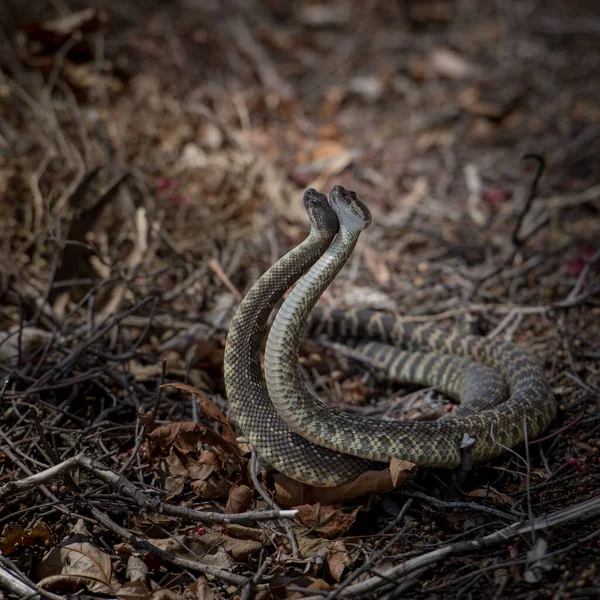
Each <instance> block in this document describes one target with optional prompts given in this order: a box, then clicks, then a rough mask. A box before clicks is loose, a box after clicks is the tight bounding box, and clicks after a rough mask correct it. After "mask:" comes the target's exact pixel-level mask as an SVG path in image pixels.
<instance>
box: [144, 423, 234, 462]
mask: <svg viewBox="0 0 600 600" xmlns="http://www.w3.org/2000/svg"><path fill="white" fill-rule="evenodd" d="M147 439H148V440H149V441H150V442H152V443H153V444H155V445H156V446H157V447H159V448H160V449H161V450H162V451H163V452H166V451H167V450H169V449H170V448H171V447H173V448H176V449H177V450H178V451H179V452H181V453H182V454H190V453H191V452H197V451H198V443H199V442H204V443H205V444H208V445H209V446H214V447H216V448H221V449H222V450H224V451H225V452H226V453H227V454H229V455H232V456H235V457H236V458H239V448H238V446H237V442H235V443H233V442H230V441H228V440H226V439H225V438H223V437H221V436H220V435H219V434H218V433H216V432H215V431H213V430H212V429H210V428H208V427H206V426H205V425H201V424H200V423H193V422H191V421H182V422H177V423H168V424H166V425H159V426H157V427H155V428H154V429H153V430H152V431H150V432H149V433H148V434H147Z"/></svg>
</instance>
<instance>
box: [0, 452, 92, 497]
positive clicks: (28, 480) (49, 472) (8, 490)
mask: <svg viewBox="0 0 600 600" xmlns="http://www.w3.org/2000/svg"><path fill="white" fill-rule="evenodd" d="M83 456H84V455H83V454H77V455H76V456H73V457H72V458H68V459H67V460H65V461H63V462H61V463H59V464H57V465H54V466H52V467H50V468H48V469H45V470H44V471H40V472H39V473H35V474H34V475H31V476H29V477H25V478H24V479H20V480H17V481H9V482H8V483H5V484H4V485H2V486H0V498H4V496H8V495H9V494H18V493H21V492H26V491H28V490H31V489H33V488H35V487H38V486H40V485H42V484H44V483H48V482H49V481H51V480H52V479H55V478H56V477H60V476H61V475H63V474H64V473H70V472H71V471H72V470H73V469H74V468H76V467H77V466H78V465H79V461H80V458H81V457H83Z"/></svg>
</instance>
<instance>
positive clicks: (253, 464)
mask: <svg viewBox="0 0 600 600" xmlns="http://www.w3.org/2000/svg"><path fill="white" fill-rule="evenodd" d="M258 460H259V459H258V454H257V452H256V450H255V449H254V448H252V456H251V458H250V479H252V483H253V484H254V489H255V490H256V491H257V492H258V493H259V494H260V497H261V498H262V499H263V500H264V501H265V502H266V503H267V504H268V505H269V506H270V507H271V508H272V509H273V510H281V508H280V507H279V506H278V505H277V503H276V502H275V500H273V498H271V496H269V494H267V492H266V491H265V490H264V488H263V487H262V485H261V484H260V481H259V480H258V475H257V470H258V468H257V463H258ZM280 524H281V526H282V527H283V529H284V530H285V533H286V535H287V538H288V540H289V542H290V548H291V550H292V556H293V557H294V558H298V557H299V556H300V550H299V548H298V542H297V541H296V536H295V535H294V532H293V530H292V526H291V525H290V523H289V522H288V521H286V520H283V521H280Z"/></svg>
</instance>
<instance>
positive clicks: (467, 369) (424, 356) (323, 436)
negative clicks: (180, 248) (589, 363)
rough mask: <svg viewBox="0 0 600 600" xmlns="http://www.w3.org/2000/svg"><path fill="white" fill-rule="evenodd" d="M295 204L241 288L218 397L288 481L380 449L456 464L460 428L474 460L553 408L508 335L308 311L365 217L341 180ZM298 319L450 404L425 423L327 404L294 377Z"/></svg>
mask: <svg viewBox="0 0 600 600" xmlns="http://www.w3.org/2000/svg"><path fill="white" fill-rule="evenodd" d="M304 203H305V206H306V209H307V212H308V215H309V217H310V220H311V231H310V235H309V236H308V238H307V239H306V240H305V241H304V242H302V243H301V244H299V245H298V246H297V247H296V248H294V249H293V250H291V251H290V252H289V253H288V254H286V255H285V256H284V257H283V258H281V259H280V260H279V261H278V262H276V263H275V264H274V265H273V266H272V267H271V268H270V269H269V270H268V271H267V272H266V273H265V274H264V275H263V276H262V277H261V278H260V279H259V280H258V281H257V283H256V284H255V285H254V287H252V289H251V290H250V291H249V292H248V294H247V295H246V297H245V298H244V300H243V301H242V303H241V304H240V306H239V308H238V310H237V312H236V314H235V316H234V318H233V320H232V322H231V326H230V330H229V335H228V337H227V343H226V347H225V385H226V388H227V395H228V398H229V403H230V406H231V408H232V410H233V411H234V414H235V417H236V419H237V421H238V424H239V426H240V427H241V429H242V431H243V432H244V434H245V435H246V436H247V437H248V438H249V440H250V442H251V443H252V444H253V446H254V447H255V449H256V450H257V452H258V453H259V454H260V456H261V457H262V458H263V460H265V461H266V462H267V463H269V464H271V465H273V466H274V467H276V468H277V469H278V470H279V471H281V472H282V473H284V474H286V475H288V476H289V477H292V478H293V479H296V480H298V481H302V482H305V483H310V484H312V485H317V486H335V485H339V484H341V483H345V482H347V481H349V480H351V479H354V478H355V477H356V476H358V475H359V474H360V473H362V472H363V471H365V470H367V469H369V468H370V467H372V466H373V463H372V462H371V461H379V462H389V460H390V458H391V457H396V458H399V459H403V460H409V461H412V462H414V463H416V464H418V465H423V466H434V467H457V466H458V465H459V464H460V461H461V450H460V447H461V442H462V440H463V439H464V438H465V435H466V436H468V437H470V438H473V439H475V445H474V446H473V448H472V458H473V459H474V460H485V459H487V458H491V457H493V456H496V455H498V454H500V453H502V452H503V451H505V450H506V449H507V448H509V447H512V446H514V445H516V444H518V443H520V442H522V441H523V439H525V436H528V438H529V439H531V438H532V437H534V436H536V435H538V434H539V433H541V432H542V431H543V430H544V429H545V428H546V427H547V426H548V424H549V423H550V421H551V420H552V418H553V417H554V414H555V412H556V404H555V400H554V397H553V394H552V391H551V389H550V387H549V384H548V382H547V380H546V378H545V377H544V374H543V372H542V370H541V368H540V367H539V366H538V364H537V362H536V361H535V359H534V358H533V357H532V356H531V355H529V354H528V353H527V352H525V351H524V350H522V349H520V348H518V347H517V346H515V345H513V344H510V343H507V342H501V341H498V340H491V339H486V338H482V337H477V336H470V335H462V334H460V333H457V332H448V331H445V330H443V329H440V328H438V327H434V326H432V325H418V324H415V323H403V322H402V321H401V320H399V319H398V318H396V317H394V316H392V315H388V314H382V313H378V312H374V311H359V312H357V311H340V310H333V311H332V310H327V309H322V308H321V309H320V308H317V309H315V310H314V311H313V312H312V313H311V311H312V309H313V307H314V305H315V303H316V302H317V300H318V299H319V297H320V296H321V294H322V293H323V291H324V290H325V289H326V288H327V287H328V286H329V284H330V283H331V281H332V280H333V278H334V277H335V276H336V275H337V273H338V272H339V271H340V269H341V268H342V266H343V265H344V263H345V262H346V260H347V259H348V257H349V256H350V254H351V252H352V250H353V248H354V246H355V245H356V242H357V240H358V236H359V234H360V232H361V231H362V230H363V229H365V228H366V227H368V226H369V224H370V222H371V215H370V213H369V210H368V209H367V207H366V206H365V205H364V204H363V203H362V202H361V201H360V200H358V198H357V197H356V194H354V192H351V191H349V190H346V189H344V188H342V187H341V186H335V187H334V188H333V190H332V192H331V194H330V203H328V202H327V198H326V196H324V195H323V194H320V193H318V192H316V191H315V190H312V189H309V190H308V191H307V192H305V194H304ZM334 238H335V239H334ZM332 240H333V243H332ZM330 244H331V245H330ZM311 267H312V268H311ZM309 269H310V270H309ZM307 271H308V273H307ZM305 273H306V275H305V276H304V277H302V276H303V275H304V274H305ZM301 277H302V279H300V278H301ZM298 280H300V281H298ZM297 281H298V283H297V285H296V286H295V288H294V289H293V290H292V292H291V293H290V294H289V295H288V297H287V299H286V301H285V302H284V304H283V306H282V307H281V309H280V310H279V313H278V314H277V317H276V319H275V321H274V323H273V326H272V328H271V332H270V334H269V339H268V341H267V348H266V354H265V374H264V375H263V371H262V369H261V360H260V352H261V344H262V340H263V337H264V334H265V329H266V322H267V319H268V317H269V314H270V313H271V311H272V310H273V308H274V306H275V305H276V303H277V302H278V301H279V300H280V299H281V298H282V297H283V295H284V294H285V292H286V291H287V290H288V289H289V288H290V287H291V286H292V285H293V284H294V283H295V282H297ZM307 323H308V329H309V332H311V333H316V334H323V333H326V334H327V335H328V336H331V337H334V338H336V339H338V340H347V341H348V342H350V343H352V344H354V345H356V344H359V346H360V348H359V349H360V352H361V353H362V354H363V355H366V356H368V357H370V362H371V363H372V364H377V365H379V366H380V367H381V368H382V369H384V370H386V371H387V372H388V374H390V375H391V376H393V377H395V378H396V379H400V380H402V381H410V382H415V383H421V384H425V385H436V386H438V387H439V388H440V389H442V390H443V391H445V392H446V393H448V394H450V395H451V396H455V397H459V398H460V399H461V401H462V404H461V406H460V407H459V408H458V409H457V410H455V411H453V413H452V414H451V415H449V416H448V417H445V418H443V419H438V420H437V421H380V420H376V419H366V418H361V417H357V416H354V415H351V414H347V413H344V412H342V411H339V410H335V409H332V408H329V407H328V406H326V405H325V404H322V403H321V402H320V401H319V400H318V399H316V398H314V397H313V396H312V394H311V393H310V392H309V390H308V389H307V388H306V386H305V385H304V382H303V381H302V378H301V376H300V371H299V366H298V345H299V341H300V336H301V335H302V333H303V331H304V329H305V327H306V325H307ZM365 340H370V341H368V342H367V341H365ZM265 375H266V378H265Z"/></svg>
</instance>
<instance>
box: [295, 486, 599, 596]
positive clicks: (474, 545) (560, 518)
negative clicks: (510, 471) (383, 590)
mask: <svg viewBox="0 0 600 600" xmlns="http://www.w3.org/2000/svg"><path fill="white" fill-rule="evenodd" d="M597 516H600V497H596V498H590V499H589V500H586V501H585V502H581V503H580V504H577V505H575V506H570V507H568V508H565V509H563V510H559V511H557V512H554V513H551V514H550V515H548V516H543V517H537V518H536V519H535V520H534V521H533V522H532V523H525V524H523V523H514V524H513V525H509V526H508V527H504V528H503V529H499V530H498V531H495V532H494V533H490V534H489V535H486V536H485V537H483V538H481V539H479V540H469V541H465V542H457V543H455V544H449V545H448V546H444V547H443V548H437V549H436V550H433V551H431V552H427V553H426V554H423V555H422V556H417V557H415V558H413V559H410V560H407V561H406V562H405V563H403V564H401V565H398V566H396V567H393V568H391V569H389V570H387V571H385V572H384V573H382V574H381V576H380V575H376V576H375V577H370V578H369V579H366V580H365V581H361V582H360V583H356V584H354V585H352V586H350V587H348V588H346V589H345V594H344V596H351V595H356V596H361V595H365V594H368V593H371V592H373V591H374V590H376V589H377V588H379V587H381V585H383V584H385V581H382V576H383V577H385V579H386V580H390V579H392V580H395V581H397V580H398V579H399V578H400V577H404V576H405V575H408V574H410V573H414V572H415V571H416V570H418V569H422V568H423V567H428V566H431V565H434V564H436V563H438V562H440V561H442V560H444V559H446V558H449V557H450V556H457V555H460V554H468V553H469V552H481V551H482V550H486V549H489V548H493V547H495V546H497V545H499V544H503V543H506V542H507V541H509V540H511V539H512V538H514V537H515V536H517V535H521V534H523V533H530V532H531V531H532V530H533V531H539V530H542V529H548V528H550V527H554V526H556V525H562V524H564V523H570V522H572V521H577V520H588V519H593V518H595V517H597ZM305 600H320V597H319V596H312V597H309V598H306V599H305Z"/></svg>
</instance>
